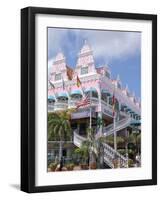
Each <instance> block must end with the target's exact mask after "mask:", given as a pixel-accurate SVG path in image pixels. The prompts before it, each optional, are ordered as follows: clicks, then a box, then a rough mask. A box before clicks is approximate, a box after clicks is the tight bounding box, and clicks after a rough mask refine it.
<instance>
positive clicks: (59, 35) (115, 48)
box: [48, 28, 141, 64]
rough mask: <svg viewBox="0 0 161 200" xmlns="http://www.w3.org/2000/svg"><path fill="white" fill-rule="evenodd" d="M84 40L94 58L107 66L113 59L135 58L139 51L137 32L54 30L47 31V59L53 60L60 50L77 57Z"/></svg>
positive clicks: (138, 34) (139, 38)
mask: <svg viewBox="0 0 161 200" xmlns="http://www.w3.org/2000/svg"><path fill="white" fill-rule="evenodd" d="M84 39H86V40H87V41H88V42H89V44H90V45H91V47H92V50H93V53H94V56H95V58H96V59H97V58H101V59H102V60H103V62H106V63H107V64H108V63H110V62H111V61H112V60H113V59H120V58H121V59H126V58H129V57H131V56H135V55H136V54H137V53H140V50H141V33H139V32H120V31H96V30H76V29H75V30H74V29H55V28H54V29H50V31H49V40H48V41H49V43H48V45H49V47H48V49H49V52H48V54H49V56H48V57H49V59H51V58H53V56H55V54H56V53H57V52H58V51H59V50H60V49H61V50H62V51H63V50H64V49H65V50H67V51H70V54H71V55H72V56H77V53H78V52H79V50H80V48H81V46H82V44H83V40H84ZM74 54H76V55H74ZM50 62H51V61H50ZM49 64H50V63H49Z"/></svg>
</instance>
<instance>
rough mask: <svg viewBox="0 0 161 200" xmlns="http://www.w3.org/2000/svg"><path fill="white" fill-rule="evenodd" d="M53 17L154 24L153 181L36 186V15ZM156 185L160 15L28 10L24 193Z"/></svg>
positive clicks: (24, 26) (24, 16) (24, 27)
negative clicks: (96, 18)
mask: <svg viewBox="0 0 161 200" xmlns="http://www.w3.org/2000/svg"><path fill="white" fill-rule="evenodd" d="M36 14H50V15H52V14H54V15H67V16H73V17H74V16H87V17H98V18H117V19H119V18H120V19H135V20H150V21H152V179H149V180H131V181H119V182H99V183H84V184H72V185H54V186H51V185H50V186H41V187H37V186H35V105H36V103H35V91H36V88H35V15H36ZM156 184H157V16H156V15H151V14H131V13H119V12H104V11H90V10H72V9H58V8H40V7H27V8H24V9H22V10H21V190H22V191H25V192H28V193H34V192H50V191H65V190H83V189H98V188H112V187H125V186H126V187H127V186H128V187H129V186H143V185H156Z"/></svg>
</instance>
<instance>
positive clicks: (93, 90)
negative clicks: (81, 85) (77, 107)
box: [84, 88, 97, 92]
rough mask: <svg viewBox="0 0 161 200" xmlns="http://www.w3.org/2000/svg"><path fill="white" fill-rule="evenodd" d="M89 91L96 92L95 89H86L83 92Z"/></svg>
mask: <svg viewBox="0 0 161 200" xmlns="http://www.w3.org/2000/svg"><path fill="white" fill-rule="evenodd" d="M90 91H92V92H97V90H96V89H95V88H87V89H85V91H84V92H90Z"/></svg>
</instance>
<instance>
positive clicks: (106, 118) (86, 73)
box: [48, 41, 141, 165]
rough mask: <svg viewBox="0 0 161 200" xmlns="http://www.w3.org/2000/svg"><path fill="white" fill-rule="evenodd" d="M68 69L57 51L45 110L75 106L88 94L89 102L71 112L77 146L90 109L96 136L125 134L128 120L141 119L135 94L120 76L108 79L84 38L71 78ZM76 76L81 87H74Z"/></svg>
mask: <svg viewBox="0 0 161 200" xmlns="http://www.w3.org/2000/svg"><path fill="white" fill-rule="evenodd" d="M68 70H70V67H69V66H68V65H67V63H66V58H65V56H64V55H63V53H62V52H59V53H58V54H57V56H56V57H55V60H54V62H53V66H52V69H51V73H50V76H49V77H50V81H49V85H48V112H54V111H58V110H66V109H70V108H76V105H77V103H78V102H80V101H81V100H82V99H83V98H84V96H85V95H86V94H88V93H90V94H91V96H90V101H91V104H90V105H89V104H88V105H86V106H84V107H80V108H79V109H77V110H76V111H75V112H73V113H72V121H71V126H72V129H73V132H74V143H75V144H76V146H80V143H81V141H82V140H83V137H86V134H87V133H86V129H87V128H88V127H89V123H90V108H91V109H92V111H91V117H92V128H93V129H95V134H96V137H99V136H101V135H104V136H108V135H110V134H114V132H117V133H118V134H119V133H122V132H124V133H127V129H128V127H129V126H130V124H131V121H132V120H133V121H134V120H135V121H136V120H140V118H141V117H140V116H141V105H140V102H139V101H138V99H137V98H136V97H135V94H134V93H131V92H130V91H129V89H128V86H126V87H125V88H124V87H123V86H122V83H121V80H120V78H119V76H118V77H117V79H116V80H113V79H111V72H110V69H109V67H108V66H104V65H103V66H96V65H95V62H94V56H93V52H92V49H91V47H90V45H89V44H87V42H86V41H85V43H84V45H83V47H82V49H81V50H80V52H79V53H78V59H77V63H76V66H75V67H74V68H73V69H72V70H71V73H72V71H73V73H72V80H69V76H68V75H67V74H68ZM77 77H79V79H80V81H81V86H80V87H78V86H77ZM113 95H114V96H115V99H116V107H117V109H116V110H117V111H116V115H117V116H116V124H115V130H114V128H113V108H112V97H113ZM100 121H101V122H100ZM106 147H107V146H106ZM115 153H116V152H115ZM107 162H109V161H107ZM108 165H110V164H109V163H108Z"/></svg>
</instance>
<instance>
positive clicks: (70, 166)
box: [65, 163, 74, 171]
mask: <svg viewBox="0 0 161 200" xmlns="http://www.w3.org/2000/svg"><path fill="white" fill-rule="evenodd" d="M65 167H66V168H67V170H68V171H72V170H73V168H74V163H68V164H66V166H65Z"/></svg>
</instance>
